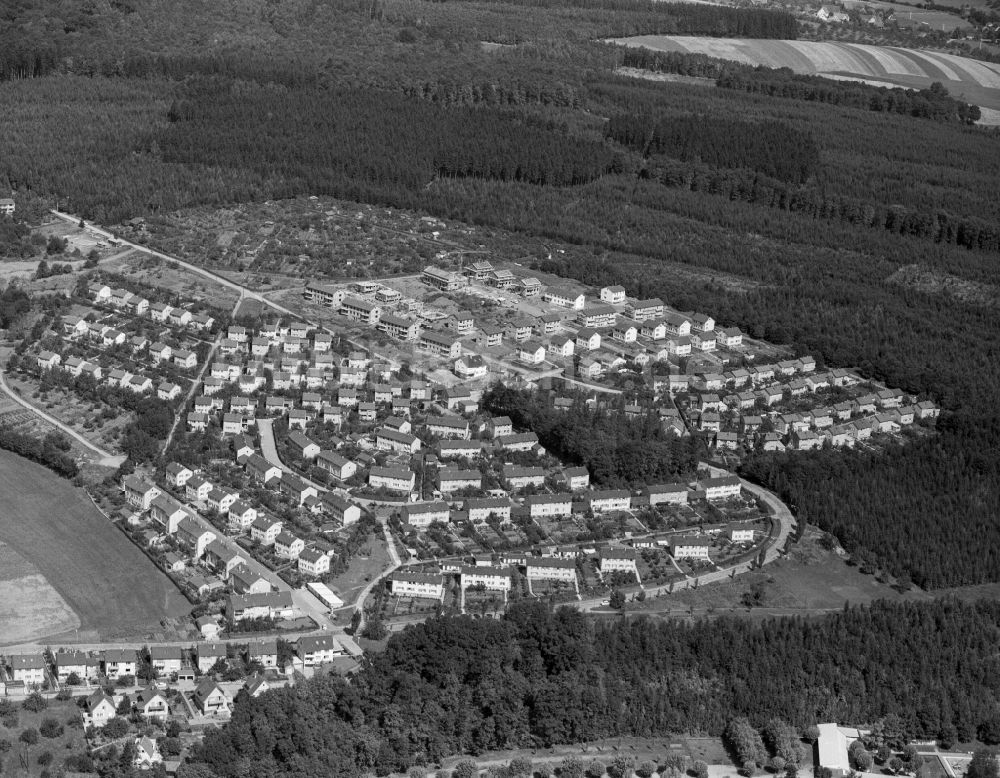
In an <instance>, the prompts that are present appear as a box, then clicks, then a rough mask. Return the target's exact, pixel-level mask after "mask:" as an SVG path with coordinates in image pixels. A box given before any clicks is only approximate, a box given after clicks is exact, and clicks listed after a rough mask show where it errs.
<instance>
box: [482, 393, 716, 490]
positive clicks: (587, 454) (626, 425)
mask: <svg viewBox="0 0 1000 778" xmlns="http://www.w3.org/2000/svg"><path fill="white" fill-rule="evenodd" d="M483 407H484V408H485V409H486V410H488V411H489V412H490V413H492V414H493V415H494V416H509V417H510V419H511V421H512V422H513V424H514V426H515V427H517V428H521V429H530V430H532V431H533V432H535V433H536V434H537V435H538V441H539V443H541V444H542V446H544V447H545V449H546V450H547V451H549V452H551V453H552V454H553V455H555V456H557V457H558V458H559V459H560V460H562V461H564V462H569V463H571V464H574V465H584V466H585V467H586V468H587V470H588V471H589V472H590V477H591V479H592V481H593V482H594V483H595V484H598V485H601V486H609V487H620V486H631V485H633V484H648V483H659V482H663V481H673V480H677V478H678V477H679V476H683V475H690V474H691V473H694V472H695V471H696V470H697V468H698V457H699V453H700V452H699V444H698V443H697V441H696V440H694V439H693V438H690V437H687V438H679V437H677V436H676V435H674V434H673V433H667V432H664V430H663V427H662V425H661V424H660V421H659V419H658V418H657V416H656V414H655V413H650V414H648V415H646V416H645V417H642V418H638V419H629V418H626V417H625V415H624V413H623V412H622V411H621V409H618V410H614V409H608V410H601V409H591V408H588V407H587V405H586V404H585V403H584V401H583V399H582V398H579V399H578V402H577V403H576V405H574V407H573V408H572V410H570V411H568V412H564V411H558V410H556V409H555V408H554V406H553V405H552V402H551V399H550V398H549V397H547V396H546V394H545V393H544V392H529V391H525V390H518V389H513V388H510V387H507V386H504V385H503V384H499V383H498V384H496V385H494V386H492V387H491V388H490V389H489V390H488V391H487V392H486V393H485V394H484V395H483Z"/></svg>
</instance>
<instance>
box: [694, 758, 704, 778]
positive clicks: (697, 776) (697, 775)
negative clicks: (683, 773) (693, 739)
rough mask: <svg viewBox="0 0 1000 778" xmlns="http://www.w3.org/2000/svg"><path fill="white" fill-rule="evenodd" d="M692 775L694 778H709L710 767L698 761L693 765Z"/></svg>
mask: <svg viewBox="0 0 1000 778" xmlns="http://www.w3.org/2000/svg"><path fill="white" fill-rule="evenodd" d="M691 773H692V775H693V776H694V778H708V765H707V764H705V763H704V762H703V761H701V760H700V759H696V760H695V761H694V764H692V765H691Z"/></svg>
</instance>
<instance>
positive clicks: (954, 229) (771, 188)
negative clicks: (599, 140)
mask: <svg viewBox="0 0 1000 778" xmlns="http://www.w3.org/2000/svg"><path fill="white" fill-rule="evenodd" d="M759 146H760V147H761V148H763V150H764V154H763V155H762V156H760V157H758V158H757V159H758V161H759V162H761V163H762V164H761V166H760V167H752V168H751V169H746V168H743V169H731V170H725V169H720V168H718V167H712V165H711V164H706V163H703V162H700V161H698V158H699V156H700V155H698V154H694V153H689V154H687V155H686V159H685V161H677V160H672V159H668V158H665V157H661V158H659V159H653V160H650V164H648V165H647V166H646V167H645V168H644V169H643V170H642V171H641V173H640V174H641V175H642V176H643V177H644V178H648V179H650V180H653V181H657V182H658V183H660V184H663V185H664V186H668V187H672V188H681V189H687V190H690V191H692V192H704V193H707V194H712V195H718V196H721V197H725V198H728V199H729V200H730V201H734V202H745V203H750V204H752V205H756V206H762V207H765V208H772V209H776V210H780V211H789V212H791V213H798V214H802V215H804V216H808V217H810V218H812V219H822V220H824V221H839V222H843V223H845V224H851V225H856V226H859V227H867V228H870V229H876V230H885V231H886V232H889V233H892V234H895V235H907V236H910V237H914V238H918V239H920V240H927V241H931V242H933V243H945V244H949V245H954V246H960V247H962V248H964V249H970V250H973V251H984V252H995V251H997V250H1000V227H998V226H997V224H995V223H993V222H990V221H988V220H985V219H979V218H975V217H968V216H956V215H954V214H950V213H947V212H945V211H937V212H934V213H928V212H925V211H920V210H916V209H913V208H907V207H905V206H902V205H893V204H889V203H878V202H874V201H864V200H858V199H856V198H853V197H847V196H843V195H838V194H836V193H835V192H831V191H829V190H828V189H826V188H825V187H819V186H815V185H808V186H799V185H798V182H797V181H795V180H793V179H788V178H783V176H782V175H775V174H774V172H773V167H779V168H781V172H782V173H783V174H784V175H789V174H794V173H795V172H796V171H797V170H798V171H799V172H801V173H803V174H804V173H806V171H807V170H809V169H813V168H814V167H815V165H814V164H813V165H809V164H808V160H807V159H798V160H796V159H792V160H789V161H788V163H787V164H783V162H782V157H781V156H780V155H777V154H776V156H775V157H774V158H773V163H774V164H773V165H770V164H769V163H770V161H769V160H767V158H766V155H767V154H768V153H769V151H770V150H772V147H770V146H769V145H768V144H767V143H766V142H765V141H763V140H761V142H760V144H759ZM773 150H774V151H775V152H777V151H778V149H776V148H775V149H773ZM785 150H789V151H790V150H791V147H789V148H787V149H785ZM724 156H726V157H728V158H729V159H730V160H731V161H738V160H740V159H744V160H745V161H747V162H750V161H752V160H753V159H754V158H753V157H751V151H750V150H749V149H740V150H738V151H737V150H731V151H729V152H724ZM800 165H801V166H802V167H800ZM767 166H770V167H772V172H771V173H768V172H767V171H766V170H764V169H763V168H764V167H767ZM727 167H728V166H727ZM748 167H749V166H748Z"/></svg>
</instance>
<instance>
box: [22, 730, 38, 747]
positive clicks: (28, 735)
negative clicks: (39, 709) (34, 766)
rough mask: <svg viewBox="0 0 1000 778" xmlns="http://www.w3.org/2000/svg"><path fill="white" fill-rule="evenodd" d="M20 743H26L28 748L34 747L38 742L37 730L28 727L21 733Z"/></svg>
mask: <svg viewBox="0 0 1000 778" xmlns="http://www.w3.org/2000/svg"><path fill="white" fill-rule="evenodd" d="M20 741H21V742H22V743H27V744H28V745H29V746H33V745H35V743H37V742H38V730H37V729H35V728H34V727H28V728H27V729H26V730H24V732H22V733H21V737H20Z"/></svg>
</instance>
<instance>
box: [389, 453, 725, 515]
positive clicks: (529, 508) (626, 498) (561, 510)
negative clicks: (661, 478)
mask: <svg viewBox="0 0 1000 778" xmlns="http://www.w3.org/2000/svg"><path fill="white" fill-rule="evenodd" d="M520 470H532V471H533V472H532V473H531V475H532V476H533V477H534V478H537V479H538V480H537V481H535V482H533V484H534V485H538V486H540V485H542V484H543V483H544V478H545V471H544V470H543V469H542V468H520ZM508 482H509V477H508ZM740 492H741V485H740V480H739V478H738V477H736V476H724V477H720V478H710V479H706V480H704V481H701V482H699V483H698V484H697V486H696V488H695V489H690V488H688V486H686V485H685V484H653V485H649V486H646V487H645V488H644V489H643V490H642V491H641V492H640V493H638V494H632V493H631V492H629V491H628V490H625V489H609V490H594V491H583V492H579V491H578V492H574V493H566V492H563V493H556V494H532V495H529V496H527V497H525V498H524V499H523V501H521V502H520V503H515V502H513V501H512V500H511V499H510V498H508V497H477V498H469V499H466V500H464V501H463V503H462V508H461V510H459V509H458V508H455V507H453V506H452V505H451V504H449V503H448V502H446V501H444V500H436V501H428V502H413V503H408V504H406V505H404V506H403V507H402V508H400V510H399V519H400V521H401V522H402V523H403V524H404V525H406V526H409V527H414V528H416V529H425V528H427V527H429V526H430V525H431V524H435V523H441V524H447V523H449V522H451V521H453V520H454V519H455V518H456V517H457V516H458V515H460V516H461V518H463V519H464V518H467V519H468V520H469V521H472V522H474V523H484V522H486V521H488V520H489V519H496V520H499V521H501V522H509V521H511V518H512V516H516V515H524V516H527V517H530V518H532V519H537V518H552V517H556V518H558V517H565V516H570V515H572V514H583V513H587V512H592V513H595V514H600V513H610V512H614V511H628V510H632V509H634V508H639V507H645V506H653V507H655V506H658V505H664V504H678V505H683V504H687V503H688V502H691V501H694V500H697V499H704V500H708V501H710V502H723V501H726V500H730V499H734V498H737V497H739V495H740Z"/></svg>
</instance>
